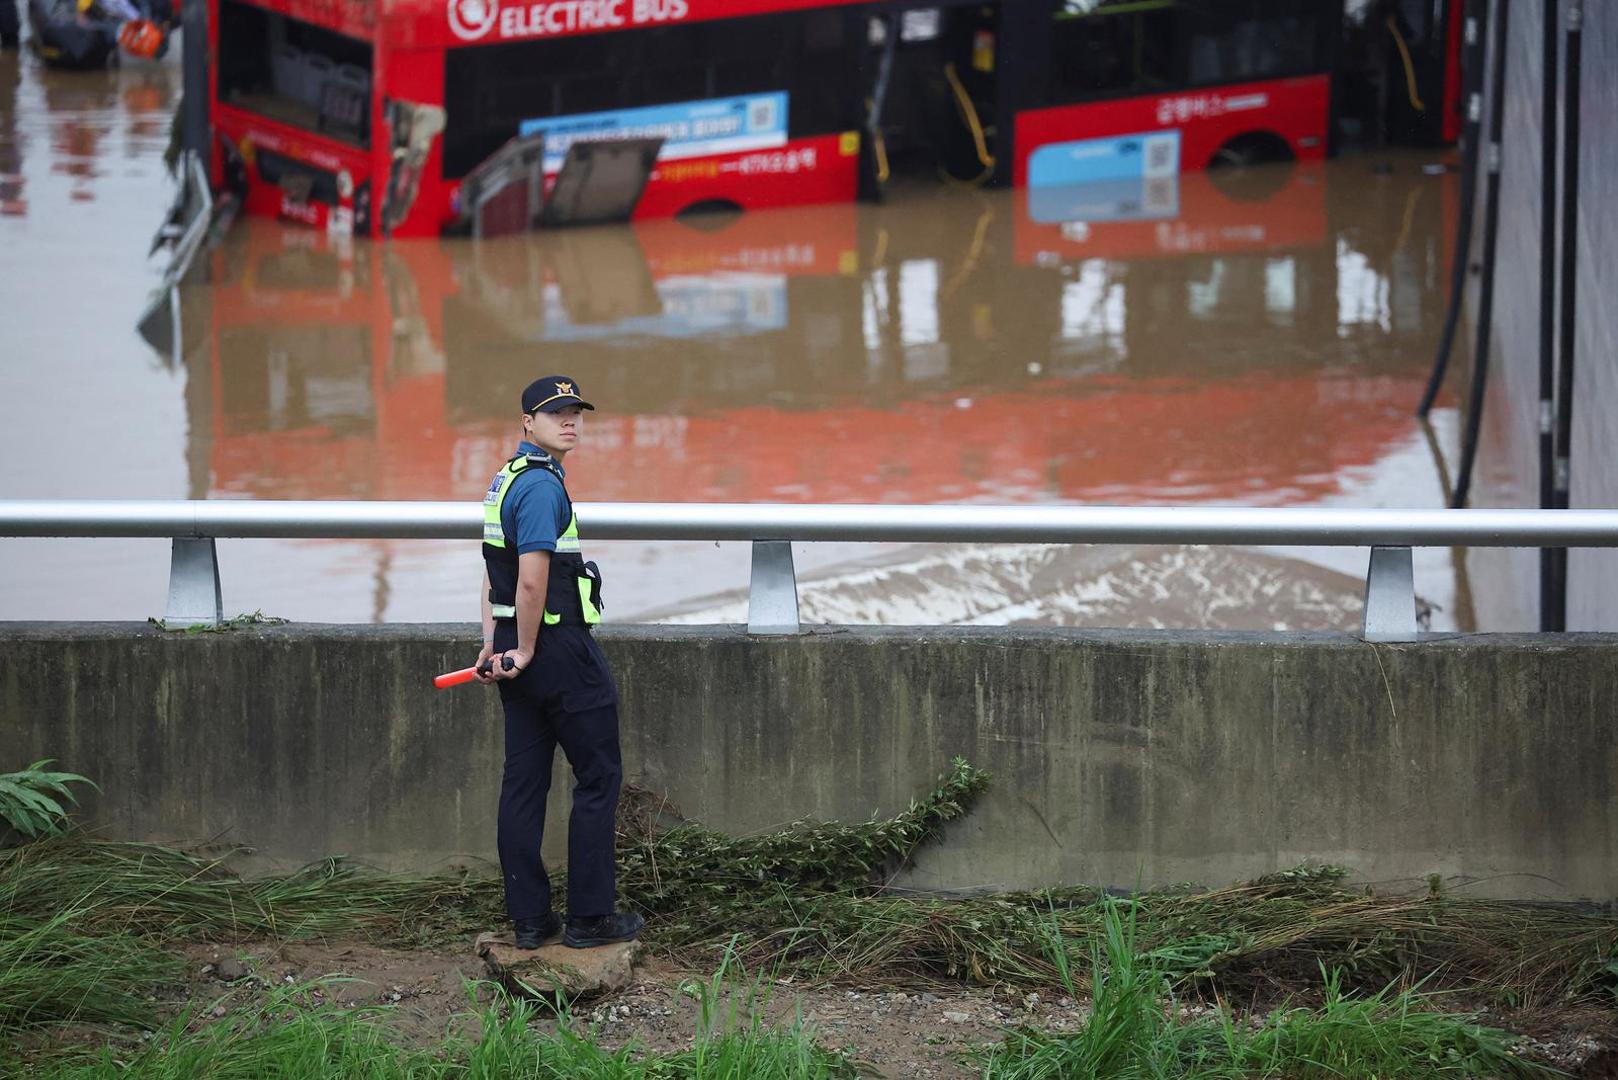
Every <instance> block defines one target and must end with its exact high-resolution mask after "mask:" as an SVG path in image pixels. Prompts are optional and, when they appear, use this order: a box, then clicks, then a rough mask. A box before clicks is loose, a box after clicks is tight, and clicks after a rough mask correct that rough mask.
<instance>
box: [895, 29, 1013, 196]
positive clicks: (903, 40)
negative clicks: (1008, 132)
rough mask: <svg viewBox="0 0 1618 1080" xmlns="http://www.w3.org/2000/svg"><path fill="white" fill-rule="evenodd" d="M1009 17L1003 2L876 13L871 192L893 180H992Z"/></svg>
mask: <svg viewBox="0 0 1618 1080" xmlns="http://www.w3.org/2000/svg"><path fill="white" fill-rule="evenodd" d="M1000 17H1001V5H1000V4H999V3H991V4H984V3H967V4H955V5H952V6H943V7H935V8H909V9H901V8H898V7H894V8H876V9H873V10H871V12H870V16H869V20H868V25H867V35H866V36H867V59H866V65H865V67H866V70H867V72H868V73H869V87H868V89H867V93H866V97H867V101H868V105H867V116H866V129H867V134H868V142H869V144H870V152H869V154H868V155H867V169H868V176H867V182H866V184H865V186H864V187H865V192H866V193H867V194H875V193H879V192H880V190H881V188H882V185H883V184H885V183H887V182H888V180H889V179H891V178H893V177H901V176H925V177H928V178H934V179H936V178H938V177H944V178H947V179H953V180H959V181H964V182H970V183H978V184H981V183H985V182H987V181H989V180H990V179H991V178H992V177H993V175H994V171H995V153H996V144H997V142H998V134H999V132H998V128H997V116H996V108H997V104H998V96H999V95H998V81H999V64H998V48H997V38H998V32H999V22H1000Z"/></svg>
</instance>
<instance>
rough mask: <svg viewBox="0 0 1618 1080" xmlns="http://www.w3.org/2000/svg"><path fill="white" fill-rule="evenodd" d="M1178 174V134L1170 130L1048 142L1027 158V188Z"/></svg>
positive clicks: (1144, 178)
mask: <svg viewBox="0 0 1618 1080" xmlns="http://www.w3.org/2000/svg"><path fill="white" fill-rule="evenodd" d="M1179 171H1180V133H1179V132H1178V131H1176V130H1172V129H1171V130H1169V131H1150V132H1141V133H1140V134H1138V135H1114V136H1109V137H1107V138H1104V139H1080V140H1078V141H1077V142H1064V143H1050V144H1048V145H1046V146H1041V147H1040V148H1039V149H1037V150H1035V151H1034V152H1033V153H1032V154H1030V155H1029V156H1028V186H1029V187H1054V186H1057V185H1063V184H1091V183H1096V182H1097V181H1104V180H1153V179H1156V178H1158V177H1163V176H1175V175H1177V174H1178V173H1179Z"/></svg>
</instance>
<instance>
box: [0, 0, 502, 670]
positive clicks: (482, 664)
mask: <svg viewBox="0 0 1618 1080" xmlns="http://www.w3.org/2000/svg"><path fill="white" fill-rule="evenodd" d="M0 2H4V0H0ZM493 657H494V646H493V645H491V644H489V643H488V642H484V643H483V651H482V652H480V653H478V662H477V663H476V664H474V665H472V666H473V667H474V668H475V669H476V671H477V673H478V682H480V683H484V684H487V683H492V682H494V672H493V671H491V670H489V669H490V667H491V665H490V663H489V661H490V660H491V659H492V658H493Z"/></svg>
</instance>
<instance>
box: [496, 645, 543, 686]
mask: <svg viewBox="0 0 1618 1080" xmlns="http://www.w3.org/2000/svg"><path fill="white" fill-rule="evenodd" d="M533 658H534V654H533V653H530V652H525V651H523V650H522V649H507V650H506V651H505V652H504V653H502V654H501V655H499V656H497V657H495V658H494V677H495V678H497V679H515V678H516V677H517V676H518V675H521V674H522V672H523V669H524V668H526V667H527V666H528V662H529V661H530V660H532V659H533Z"/></svg>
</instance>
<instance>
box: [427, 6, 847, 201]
mask: <svg viewBox="0 0 1618 1080" xmlns="http://www.w3.org/2000/svg"><path fill="white" fill-rule="evenodd" d="M860 26H861V24H859V23H858V22H857V21H856V20H853V19H850V18H848V17H846V16H845V14H844V13H843V12H840V11H833V10H819V11H800V12H785V13H780V14H773V15H760V16H753V17H748V18H738V19H717V20H712V21H704V22H696V23H686V24H683V25H673V26H659V27H648V28H644V29H639V30H626V31H621V32H616V33H610V34H590V35H581V36H578V37H569V38H565V39H558V40H550V41H546V40H539V41H526V42H515V43H511V44H502V45H479V46H469V47H464V48H457V49H451V50H449V51H448V52H447V53H446V55H445V61H444V67H445V70H444V107H445V111H446V113H447V114H448V122H447V124H446V126H445V134H444V176H445V177H446V178H448V179H452V180H453V179H459V178H460V177H462V176H465V175H466V173H468V172H469V171H471V170H472V169H473V168H474V167H476V166H477V164H478V163H479V162H481V161H483V160H484V159H485V158H486V157H488V156H489V155H490V154H492V153H494V152H495V151H496V150H498V149H499V148H500V147H501V146H502V145H504V144H505V142H506V140H508V139H510V138H512V137H513V136H514V135H516V134H518V129H519V126H520V125H521V124H522V123H523V122H524V121H526V120H536V121H537V120H545V119H550V118H554V117H562V116H575V115H578V114H581V113H595V112H606V111H609V110H615V109H634V108H642V107H646V106H652V105H669V104H677V103H681V102H691V101H701V100H704V99H709V98H726V97H736V96H741V95H746V94H759V93H767V92H782V91H784V92H785V93H786V95H787V128H788V131H789V132H790V134H791V136H792V137H794V138H797V137H800V136H804V135H822V134H829V133H831V132H837V131H846V130H849V129H851V128H854V127H857V126H858V125H859V118H860V107H859V95H858V93H857V92H856V91H855V90H853V89H851V88H853V87H857V85H858V82H859V80H858V64H859V51H860V49H859V46H860V36H859V34H857V33H856V32H855V31H856V30H857V29H858V28H859V27H860Z"/></svg>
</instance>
